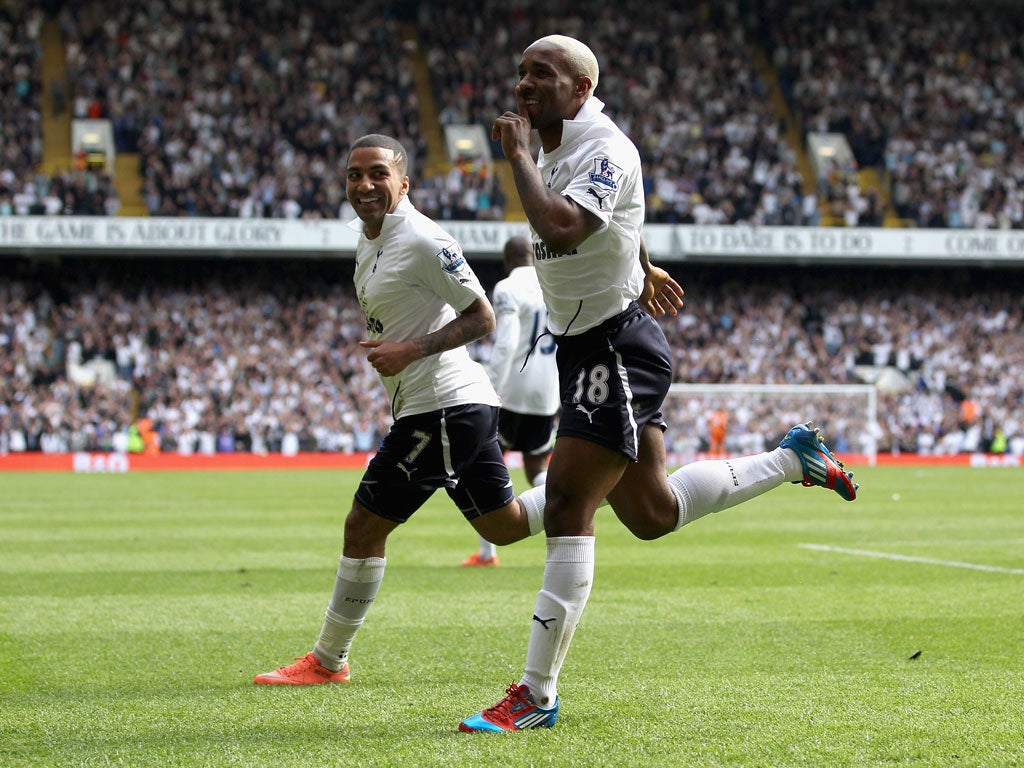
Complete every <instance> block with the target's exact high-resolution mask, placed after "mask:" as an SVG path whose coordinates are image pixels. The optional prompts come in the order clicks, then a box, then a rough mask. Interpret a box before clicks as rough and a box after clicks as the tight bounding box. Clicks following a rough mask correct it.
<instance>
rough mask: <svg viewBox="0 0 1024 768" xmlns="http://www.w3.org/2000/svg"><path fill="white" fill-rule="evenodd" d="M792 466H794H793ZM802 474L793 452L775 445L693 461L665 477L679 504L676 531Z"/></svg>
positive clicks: (799, 477)
mask: <svg viewBox="0 0 1024 768" xmlns="http://www.w3.org/2000/svg"><path fill="white" fill-rule="evenodd" d="M794 466H795V469H794ZM802 477H803V473H802V471H801V469H800V460H799V459H798V458H797V456H796V452H795V451H791V450H787V449H785V448H776V449H775V450H773V451H768V452H767V453H758V454H755V455H753V456H741V457H739V458H735V459H717V460H710V461H695V462H694V463H692V464H687V465H686V466H684V467H681V468H679V469H677V470H676V471H675V472H673V473H672V474H671V475H669V477H668V485H669V488H671V489H672V493H673V495H674V496H675V497H676V503H677V505H678V506H679V522H678V523H677V524H676V527H675V530H677V531H678V530H679V529H680V528H682V527H683V526H684V525H686V524H687V523H692V522H693V521H694V520H697V519H698V518H701V517H704V515H707V514H710V513H712V512H720V511H721V510H723V509H728V508H729V507H734V506H736V505H737V504H740V503H742V502H744V501H749V500H750V499H752V498H754V497H755V496H760V495H761V494H762V493H765V492H766V491H770V490H771V489H772V488H777V487H778V486H780V485H782V484H783V483H785V482H786V481H787V480H794V479H796V480H799V479H801V478H802Z"/></svg>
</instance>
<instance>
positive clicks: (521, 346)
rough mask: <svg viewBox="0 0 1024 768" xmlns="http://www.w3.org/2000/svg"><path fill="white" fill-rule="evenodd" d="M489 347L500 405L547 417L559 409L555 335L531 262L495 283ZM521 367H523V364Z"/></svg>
mask: <svg viewBox="0 0 1024 768" xmlns="http://www.w3.org/2000/svg"><path fill="white" fill-rule="evenodd" d="M493 295H494V300H493V302H492V303H493V304H494V314H495V317H496V320H497V326H496V327H495V329H494V347H493V348H492V350H491V359H490V361H489V362H488V363H487V366H486V369H487V375H488V376H490V378H491V383H492V384H493V385H494V388H495V389H496V390H497V391H498V395H499V396H500V397H501V407H502V408H505V409H506V410H509V411H514V412H515V413H525V414H529V415H534V416H552V415H554V413H555V412H556V411H557V410H558V405H559V396H558V369H557V368H556V367H555V340H554V338H552V337H551V335H550V334H548V335H544V333H545V331H547V319H548V313H547V310H546V309H545V307H544V296H543V294H542V293H541V289H540V283H539V282H538V281H537V270H536V268H534V267H515V268H514V269H513V270H512V271H511V272H509V274H508V277H506V278H504V279H503V280H499V281H498V283H497V285H495V286H494V294H493ZM524 362H525V363H526V367H525V368H524V367H523V363H524Z"/></svg>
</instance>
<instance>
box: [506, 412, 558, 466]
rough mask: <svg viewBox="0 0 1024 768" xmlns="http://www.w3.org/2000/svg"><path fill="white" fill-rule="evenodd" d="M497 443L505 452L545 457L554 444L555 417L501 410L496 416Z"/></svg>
mask: <svg viewBox="0 0 1024 768" xmlns="http://www.w3.org/2000/svg"><path fill="white" fill-rule="evenodd" d="M498 443H499V444H500V445H501V447H502V449H503V450H506V451H519V452H521V453H525V454H528V455H532V456H546V455H548V454H549V453H551V446H553V445H554V444H555V417H554V416H537V415H536V414H532V413H516V412H515V411H507V410H505V409H504V408H502V409H501V413H499V414H498Z"/></svg>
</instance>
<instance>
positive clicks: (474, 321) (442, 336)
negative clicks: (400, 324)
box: [412, 298, 494, 357]
mask: <svg viewBox="0 0 1024 768" xmlns="http://www.w3.org/2000/svg"><path fill="white" fill-rule="evenodd" d="M493 330H494V309H493V308H492V307H491V303H490V302H489V301H488V300H487V299H484V298H479V299H477V300H476V301H474V302H473V303H472V304H470V305H469V306H468V307H466V309H464V310H463V311H462V313H461V314H460V315H459V316H458V317H456V318H455V319H454V320H452V321H451V322H450V323H448V324H447V325H445V326H443V327H441V328H438V329H437V330H436V331H434V332H433V333H428V334H427V335H426V336H420V337H419V338H418V339H413V340H412V343H413V344H414V345H415V347H416V352H417V354H418V355H419V357H426V356H427V355H436V354H438V353H440V352H446V351H447V350H449V349H455V348H456V347H461V346H463V345H465V344H469V343H470V342H471V341H476V340H477V339H479V338H482V337H484V336H486V335H487V334H488V333H490V332H491V331H493Z"/></svg>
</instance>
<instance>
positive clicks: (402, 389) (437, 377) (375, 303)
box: [349, 197, 498, 419]
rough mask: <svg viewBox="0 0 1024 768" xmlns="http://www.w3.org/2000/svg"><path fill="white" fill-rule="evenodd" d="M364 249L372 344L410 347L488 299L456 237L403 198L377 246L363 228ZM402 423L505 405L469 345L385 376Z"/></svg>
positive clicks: (362, 295)
mask: <svg viewBox="0 0 1024 768" xmlns="http://www.w3.org/2000/svg"><path fill="white" fill-rule="evenodd" d="M349 226H350V227H351V228H352V229H354V230H356V231H357V232H359V233H360V235H359V241H358V243H357V244H356V270H355V276H354V282H355V287H356V297H357V298H358V299H359V304H360V306H361V307H362V308H363V314H364V315H365V316H366V335H367V337H368V338H370V339H384V340H387V341H408V340H409V339H413V338H416V337H418V336H423V335H425V334H427V333H431V332H432V331H436V330H437V329H438V328H441V327H443V326H444V325H446V324H448V323H449V322H451V321H452V320H453V319H455V317H456V316H457V314H458V312H457V311H456V310H458V311H461V310H464V309H466V308H467V307H468V306H469V305H470V304H472V303H473V301H475V300H476V299H477V298H480V297H484V296H485V295H486V294H485V292H484V289H483V287H482V286H481V285H480V281H479V280H478V279H477V276H476V274H475V273H474V272H473V270H472V268H470V266H469V263H468V262H467V261H466V259H465V257H464V256H463V254H462V248H461V247H460V246H459V244H458V243H457V242H456V241H455V239H454V238H453V237H452V236H451V235H449V234H448V233H447V232H445V231H444V230H443V229H442V228H441V227H440V226H438V225H437V224H436V223H435V222H434V221H432V220H431V219H430V218H428V217H427V216H424V215H423V214H422V213H420V212H419V211H417V210H416V208H415V207H414V206H413V204H412V203H411V202H410V201H409V198H408V197H406V198H403V199H402V201H401V202H400V203H399V204H398V206H397V208H396V209H395V212H394V213H390V214H388V215H387V216H385V217H384V226H383V227H382V229H381V233H380V235H379V236H378V237H376V238H374V239H373V240H369V239H367V237H366V235H365V234H363V222H362V221H360V220H358V219H357V220H356V221H353V222H351V223H350V224H349ZM381 380H382V381H383V382H384V388H385V389H386V390H387V394H388V399H389V400H390V401H391V411H392V414H393V415H394V417H395V418H396V419H398V418H400V417H402V416H411V415H414V414H417V413H426V412H428V411H436V410H439V409H441V408H449V407H452V406H456V405H467V404H470V403H480V404H483V405H498V396H497V394H496V393H495V391H494V387H492V386H491V382H490V380H489V379H488V378H487V374H486V373H485V372H484V369H483V366H481V365H480V364H479V363H477V362H475V361H474V360H473V359H472V358H471V357H470V356H469V352H468V351H467V350H466V348H465V347H456V348H455V349H450V350H448V351H447V352H442V353H440V354H437V355H430V356H429V357H425V358H423V359H421V360H417V361H415V362H413V363H412V364H411V365H409V367H407V368H406V369H405V370H404V371H402V372H401V373H399V374H398V375H396V376H381Z"/></svg>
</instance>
